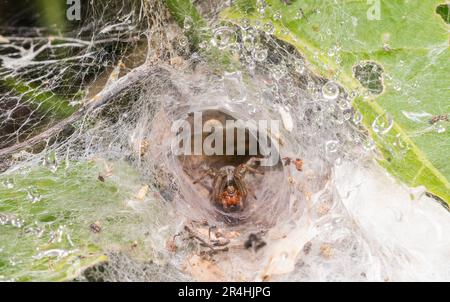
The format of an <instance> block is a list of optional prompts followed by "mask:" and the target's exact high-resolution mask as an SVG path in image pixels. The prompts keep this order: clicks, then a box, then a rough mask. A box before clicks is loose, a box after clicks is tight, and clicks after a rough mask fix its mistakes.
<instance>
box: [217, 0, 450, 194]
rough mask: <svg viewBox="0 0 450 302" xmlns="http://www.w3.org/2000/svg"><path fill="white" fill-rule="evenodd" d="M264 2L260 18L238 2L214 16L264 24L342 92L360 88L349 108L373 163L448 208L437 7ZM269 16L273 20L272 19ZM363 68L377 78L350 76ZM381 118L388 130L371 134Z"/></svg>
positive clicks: (443, 65)
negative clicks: (388, 122) (366, 137)
mask: <svg viewBox="0 0 450 302" xmlns="http://www.w3.org/2000/svg"><path fill="white" fill-rule="evenodd" d="M265 2H266V3H267V8H266V10H265V13H264V14H263V15H261V14H260V12H259V10H257V9H256V8H257V7H256V5H257V4H256V2H255V1H252V0H241V1H238V3H237V4H236V5H235V6H234V7H232V8H231V9H228V10H226V11H224V12H223V13H222V18H223V19H225V20H228V21H231V22H234V23H237V24H240V23H241V22H242V20H243V18H247V19H249V20H250V21H251V22H255V21H256V20H258V21H259V22H272V23H273V24H274V26H275V33H274V35H275V36H276V37H277V38H279V39H281V40H284V41H286V42H289V43H291V44H292V45H294V46H295V47H296V48H297V49H298V50H299V51H300V52H301V53H302V55H304V56H305V58H306V60H307V61H308V62H309V64H310V68H311V69H312V70H313V71H314V72H315V73H317V74H318V75H320V76H323V77H326V78H333V79H336V80H337V81H338V82H339V83H340V84H341V85H343V86H344V87H345V88H346V89H347V90H348V91H349V92H351V91H357V92H363V91H367V90H368V91H369V92H370V93H371V94H370V95H369V97H365V98H363V97H357V98H355V100H354V103H353V105H354V106H355V107H356V108H357V109H359V110H360V112H361V113H362V115H363V123H364V125H365V126H366V128H367V129H368V130H369V133H370V135H371V136H372V138H373V139H374V141H375V142H376V145H377V147H378V149H379V150H380V151H381V153H382V155H383V158H382V159H380V163H381V164H382V165H383V166H384V167H386V169H387V170H388V171H389V172H390V173H391V174H393V175H395V176H397V177H398V178H399V179H400V180H402V181H403V182H404V183H406V184H407V185H409V186H412V187H415V186H420V185H423V186H425V187H426V188H427V190H428V191H429V192H431V193H433V194H434V195H437V196H439V197H441V198H442V199H444V200H445V201H447V203H450V184H449V177H450V163H449V160H448V154H449V152H450V130H449V129H446V128H448V126H449V122H448V116H446V115H447V114H448V113H449V112H450V102H449V99H450V89H449V80H448V76H449V74H450V52H449V27H448V25H447V24H446V23H445V22H444V20H443V18H442V17H441V15H442V14H441V13H439V12H441V11H442V8H440V9H438V6H440V5H441V4H443V3H442V2H443V1H435V0H424V1H408V0H396V1H387V0H386V1H365V0H359V1H358V0H354V1H347V0H335V1H328V0H326V1H325V0H304V1H278V0H267V1H265ZM378 3H379V4H380V6H377V4H378ZM378 9H379V10H378ZM378 11H379V15H378V14H377V13H378ZM277 13H278V14H281V19H279V18H274V17H273V16H274V15H276V14H277ZM440 14H441V15H440ZM368 62H369V63H368ZM370 62H374V63H375V64H376V65H378V66H380V67H381V68H382V73H381V74H380V71H379V70H378V71H373V72H372V73H371V74H370V73H369V74H368V75H367V74H366V75H361V74H354V72H355V71H357V70H360V71H364V69H365V68H367V66H368V64H369V66H372V65H374V64H372V63H370ZM358 66H359V67H360V68H359V69H358ZM377 76H381V78H380V79H379V81H378V83H376V81H377V80H378V79H377ZM370 77H372V82H373V81H375V85H373V84H374V83H369V82H367V79H368V78H370ZM377 85H378V86H379V88H381V89H377V87H376V86H377ZM381 90H382V93H381V94H377V93H379V92H380V91H381ZM386 117H392V120H393V127H392V128H391V129H390V130H389V131H388V132H387V133H385V134H380V132H379V131H378V132H377V131H374V129H375V130H376V128H374V127H373V124H374V121H375V119H377V118H378V120H380V119H384V118H386ZM386 119H387V118H386ZM375 123H376V121H375Z"/></svg>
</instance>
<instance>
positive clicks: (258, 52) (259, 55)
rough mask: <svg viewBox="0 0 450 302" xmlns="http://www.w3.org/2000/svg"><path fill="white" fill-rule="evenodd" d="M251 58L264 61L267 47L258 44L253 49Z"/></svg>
mask: <svg viewBox="0 0 450 302" xmlns="http://www.w3.org/2000/svg"><path fill="white" fill-rule="evenodd" d="M253 58H254V59H255V60H256V61H258V62H264V61H265V60H266V59H267V49H266V48H262V47H261V46H258V47H256V48H255V50H254V51H253Z"/></svg>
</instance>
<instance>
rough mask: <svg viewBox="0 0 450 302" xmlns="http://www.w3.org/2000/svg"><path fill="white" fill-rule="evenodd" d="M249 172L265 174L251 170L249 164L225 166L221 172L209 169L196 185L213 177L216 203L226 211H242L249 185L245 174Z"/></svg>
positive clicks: (213, 195)
mask: <svg viewBox="0 0 450 302" xmlns="http://www.w3.org/2000/svg"><path fill="white" fill-rule="evenodd" d="M251 160H252V159H251ZM248 171H251V172H253V173H259V174H264V173H263V172H260V171H258V170H256V169H254V168H251V167H250V166H249V163H247V164H240V165H239V166H237V167H234V166H225V167H222V168H220V169H219V170H213V169H209V170H207V171H206V172H205V174H204V175H203V176H202V177H200V179H198V180H196V181H195V182H194V183H197V182H198V181H199V180H201V179H202V178H204V177H205V176H208V175H209V176H211V177H213V183H212V198H213V200H214V202H216V203H217V204H219V205H220V206H222V208H223V209H225V210H228V209H230V208H232V209H239V210H242V209H243V208H244V203H245V201H246V199H247V195H248V190H247V185H246V183H245V180H244V177H245V174H246V173H247V172H248Z"/></svg>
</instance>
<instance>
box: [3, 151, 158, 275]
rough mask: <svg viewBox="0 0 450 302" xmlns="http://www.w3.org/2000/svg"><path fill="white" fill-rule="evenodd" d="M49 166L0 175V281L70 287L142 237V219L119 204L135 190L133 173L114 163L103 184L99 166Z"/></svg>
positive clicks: (50, 162) (50, 159) (51, 161)
mask: <svg viewBox="0 0 450 302" xmlns="http://www.w3.org/2000/svg"><path fill="white" fill-rule="evenodd" d="M55 160H56V158H55V157H54V154H50V155H49V156H48V162H47V163H48V164H47V165H45V166H39V167H36V168H32V169H30V170H27V171H20V172H14V173H10V174H2V175H0V281H4V280H15V281H61V280H72V279H74V278H76V277H77V276H79V274H80V273H81V272H82V271H83V270H84V269H85V268H87V267H90V266H93V265H95V264H98V263H100V262H104V261H107V256H106V252H107V251H108V250H110V249H111V248H112V247H114V248H116V249H117V248H121V247H126V248H129V247H130V246H131V243H132V242H134V241H137V242H141V241H142V240H143V238H144V237H145V235H144V233H145V232H146V230H145V228H142V217H141V216H140V215H139V214H138V213H137V212H135V211H132V210H131V209H130V208H129V207H127V205H126V202H125V201H126V200H128V199H127V198H132V196H134V194H136V192H137V191H138V190H139V184H140V181H139V178H138V173H137V172H136V171H135V170H133V169H132V168H131V167H129V166H128V165H126V164H125V163H116V165H115V166H114V174H113V176H111V177H109V178H107V179H106V181H105V182H102V181H100V180H98V179H97V178H98V175H99V172H101V171H102V170H104V167H103V166H102V165H98V164H94V163H71V164H70V165H66V163H64V162H63V163H61V164H59V165H58V166H52V165H54V163H55ZM56 167H57V169H56V171H55V168H56ZM92 223H99V225H100V226H101V231H100V232H99V233H96V232H93V231H92V230H91V228H90V225H91V224H92ZM145 250H146V251H145V253H149V252H150V249H149V248H148V247H147V248H145ZM150 257H151V256H150Z"/></svg>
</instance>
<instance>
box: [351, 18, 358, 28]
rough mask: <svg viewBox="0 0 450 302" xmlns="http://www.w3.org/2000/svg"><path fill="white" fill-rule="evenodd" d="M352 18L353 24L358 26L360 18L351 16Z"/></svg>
mask: <svg viewBox="0 0 450 302" xmlns="http://www.w3.org/2000/svg"><path fill="white" fill-rule="evenodd" d="M351 20H352V25H353V26H354V27H356V26H358V18H356V17H354V16H352V17H351Z"/></svg>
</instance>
